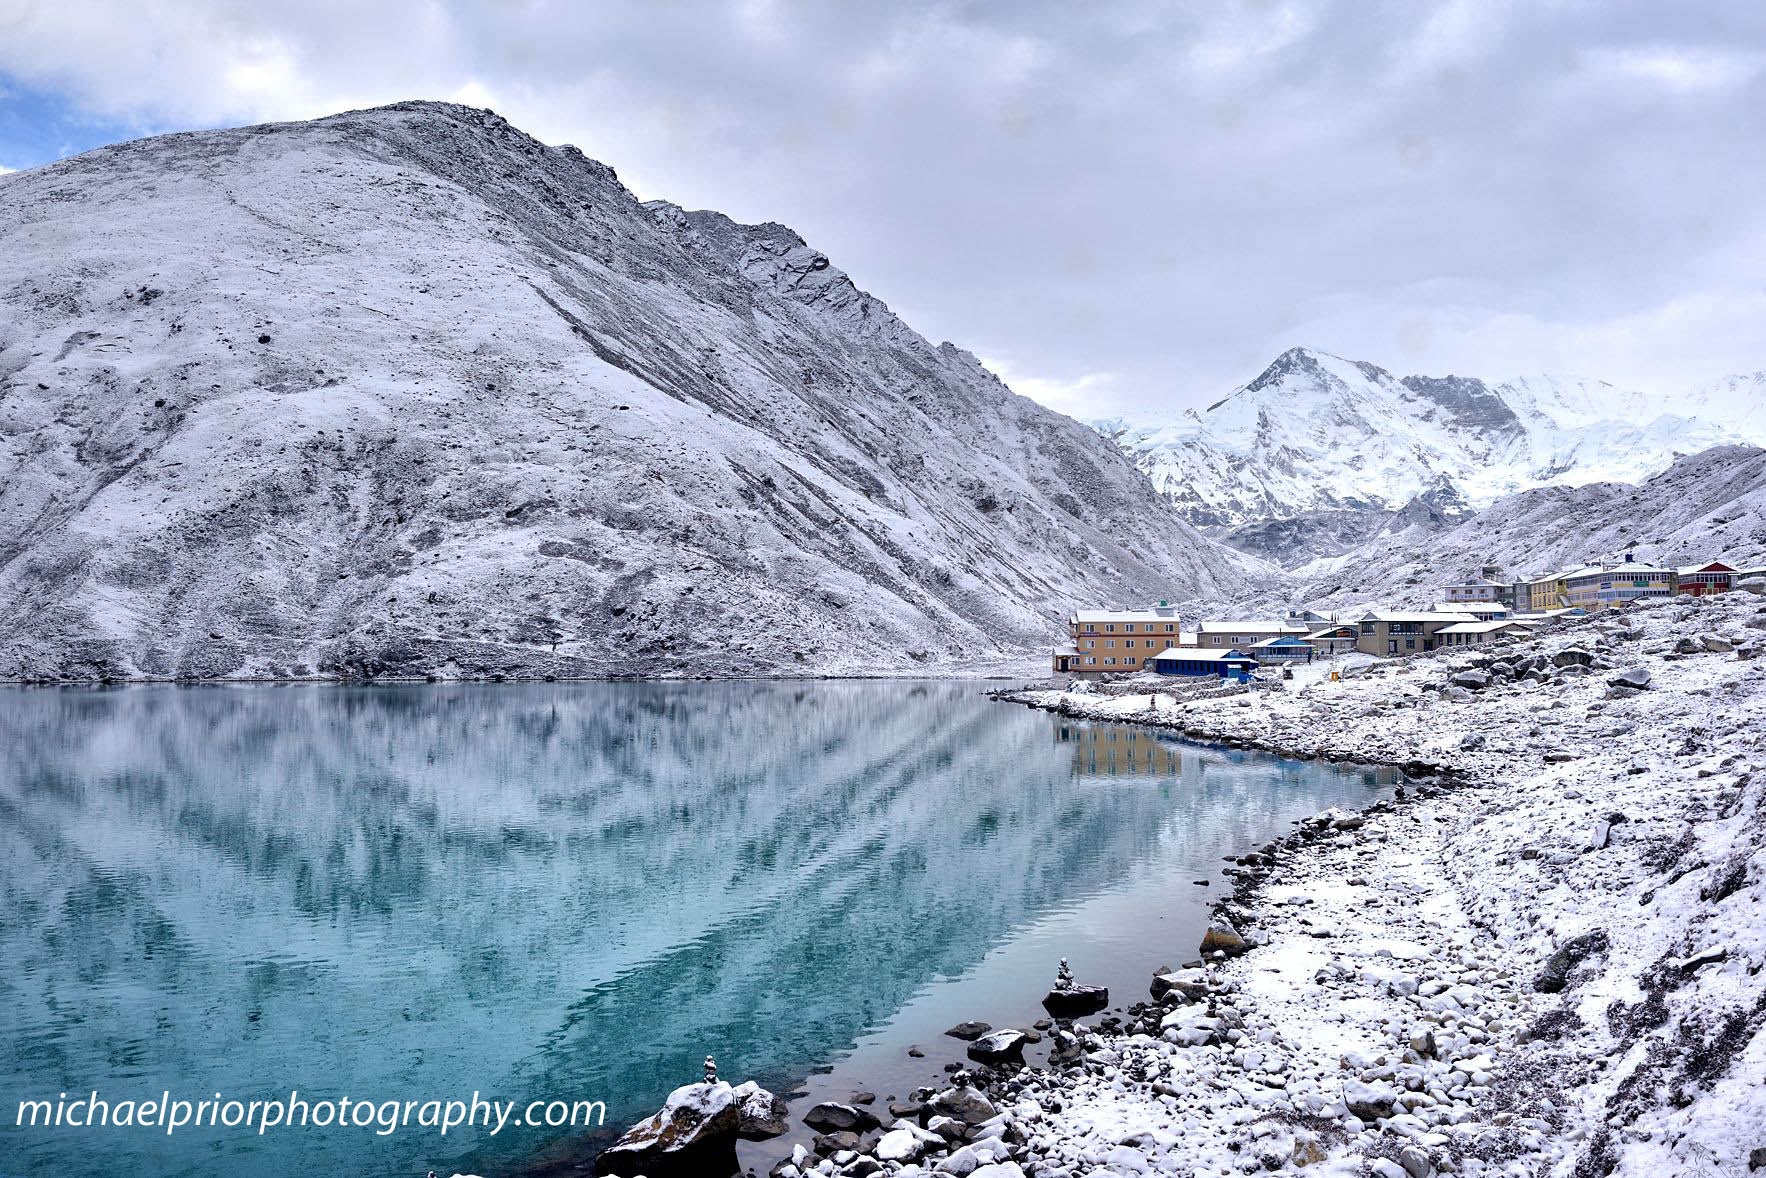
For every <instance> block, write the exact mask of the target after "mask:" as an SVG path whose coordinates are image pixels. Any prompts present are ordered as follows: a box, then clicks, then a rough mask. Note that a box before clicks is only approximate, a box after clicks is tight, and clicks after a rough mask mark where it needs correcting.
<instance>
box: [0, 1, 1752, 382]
mask: <svg viewBox="0 0 1766 1178" xmlns="http://www.w3.org/2000/svg"><path fill="white" fill-rule="evenodd" d="M8 12H12V13H16V14H22V15H15V16H14V17H13V18H12V19H11V20H10V21H7V19H6V17H5V14H7V13H8ZM1762 61H1766V24H1763V23H1762V22H1761V21H1760V20H1759V19H1758V16H1757V13H1756V12H1755V11H1754V9H1753V8H1752V6H1749V5H1735V4H1731V5H1723V4H1715V3H1700V2H1698V0H1694V2H1691V3H1688V4H1685V5H1673V6H1667V5H1652V4H1649V3H1646V2H1643V0H1615V2H1614V3H1613V4H1610V5H1599V6H1592V7H1591V6H1582V5H1538V4H1513V3H1502V2H1499V0H1443V2H1440V3H1433V4H1418V5H1398V6H1386V7H1381V8H1379V9H1378V10H1377V11H1376V10H1374V9H1370V8H1369V7H1368V6H1366V5H1365V4H1363V3H1361V2H1360V0H1317V2H1315V3H1304V4H1302V3H1295V2H1291V0H1289V2H1284V0H1237V2H1234V0H1227V2H1226V3H1222V4H1219V5H1207V6H1172V5H1168V4H1164V3H1161V2H1156V0H1117V2H1114V3H1101V4H1091V5H1068V4H1064V3H1058V2H1055V0H1025V2H1024V3H1019V4H1010V5H955V4H950V3H948V2H946V0H902V2H901V3H896V4H889V5H862V6H861V5H842V6H829V5H817V4H792V3H779V2H777V0H743V2H742V3H739V4H733V5H732V4H726V3H721V2H719V3H713V2H705V3H699V4H691V3H685V2H683V3H678V4H669V5H651V4H644V3H638V2H635V0H633V2H628V3H621V2H618V0H608V2H607V3H602V4H596V5H592V6H591V5H555V4H545V3H539V2H522V3H510V4H491V3H484V4H478V3H472V2H470V0H427V2H425V3H422V4H420V5H417V6H391V5H375V4H362V3H359V2H357V0H283V2H282V3H279V4H276V5H247V6H241V5H238V4H236V3H233V2H232V0H127V2H125V0H88V2H86V3H81V4H66V3H60V4H57V3H51V2H49V0H0V74H4V75H7V76H9V77H10V78H11V80H12V81H13V83H14V85H15V86H18V85H22V86H26V87H31V88H35V89H37V90H47V91H51V92H53V93H55V94H58V95H61V96H64V97H66V98H67V99H69V100H71V101H72V102H74V103H76V104H78V105H79V107H81V108H82V109H84V110H87V111H90V112H95V113H97V114H101V115H104V116H106V117H110V118H114V119H120V120H123V121H125V122H126V123H128V124H130V125H138V126H142V127H144V128H146V127H171V126H179V127H182V126H191V125H214V124H218V123H226V122H241V121H252V120H260V119H285V118H302V117H310V116H313V115H318V114H323V113H327V112H329V111H333V110H340V109H345V108H349V107H358V106H366V105H373V104H375V103H380V102H388V101H395V100H398V99H403V98H412V97H436V98H454V99H456V100H459V101H465V102H470V103H474V104H485V105H491V106H494V107H495V108H496V109H497V110H498V111H499V112H500V113H502V114H504V115H505V116H507V117H508V118H509V119H510V120H511V121H512V122H514V123H515V124H516V125H517V126H519V127H522V128H523V129H526V130H529V131H531V132H533V133H534V134H536V135H538V136H540V137H541V138H543V139H546V140H547V141H550V142H565V141H568V142H574V143H576V144H577V145H578V146H579V147H581V148H582V149H583V150H584V151H586V152H588V153H589V154H590V155H592V156H595V157H597V158H600V159H603V160H605V161H606V162H608V163H610V164H612V165H613V166H614V167H615V168H616V169H618V171H619V174H620V176H621V177H622V178H623V179H624V180H625V181H626V182H627V183H628V184H629V185H631V186H632V187H633V188H634V189H635V190H637V191H638V192H639V193H640V194H641V195H644V196H647V197H648V196H666V197H668V198H670V199H673V200H677V201H679V202H681V203H683V204H687V205H689V206H709V207H714V208H719V209H722V210H723V211H725V212H728V213H729V214H731V215H732V216H735V217H738V218H741V219H744V220H779V221H783V222H786V223H788V224H790V225H792V226H793V227H794V228H796V229H797V230H798V231H799V232H801V233H802V234H803V235H804V236H805V237H806V238H808V239H810V240H811V241H813V242H814V243H815V244H816V245H817V246H818V247H820V248H822V249H824V250H826V251H827V252H828V253H829V254H830V255H831V256H833V257H835V259H836V260H837V262H838V263H839V264H840V265H841V266H842V267H844V268H845V269H847V270H848V271H849V272H851V273H852V274H853V275H854V276H855V278H856V279H857V280H858V281H859V282H860V283H861V284H862V285H864V286H866V287H867V288H869V289H871V290H872V291H874V292H875V293H877V294H878V295H879V296H881V297H882V298H884V299H886V300H888V301H890V302H892V303H893V304H895V305H897V306H899V307H902V308H904V310H905V311H906V313H907V316H908V318H909V321H910V322H911V323H913V325H914V326H915V327H917V328H918V329H920V330H921V331H922V332H924V333H925V334H927V335H929V336H931V337H932V338H934V339H951V340H954V341H955V342H957V343H958V344H960V345H965V346H969V347H971V348H979V349H981V350H984V351H986V352H988V353H989V354H991V355H995V356H999V357H1006V358H1009V368H1008V369H1007V371H1005V372H1004V373H1003V374H1004V375H1005V376H1006V377H1007V379H1008V380H1009V381H1010V382H1011V383H1012V384H1013V386H1014V387H1016V388H1019V389H1021V390H1022V391H1025V392H1027V393H1029V394H1030V395H1033V396H1036V397H1038V398H1039V399H1042V400H1046V401H1047V402H1048V403H1050V404H1051V405H1054V406H1056V407H1058V408H1061V409H1064V410H1067V411H1070V412H1074V413H1076V414H1081V415H1088V416H1089V415H1105V414H1115V413H1125V412H1126V413H1144V412H1149V411H1152V410H1155V409H1171V408H1176V407H1179V406H1182V405H1190V404H1202V403H1207V402H1208V401H1211V400H1213V399H1215V398H1216V397H1218V396H1219V394H1220V393H1221V392H1223V391H1225V390H1226V389H1227V388H1230V387H1231V386H1232V385H1234V384H1237V383H1239V382H1242V381H1244V380H1247V379H1249V378H1250V377H1251V376H1253V375H1254V374H1255V373H1256V372H1257V371H1258V370H1259V369H1260V368H1261V367H1262V366H1263V365H1264V364H1265V363H1267V361H1268V360H1269V359H1270V358H1271V357H1272V356H1273V355H1274V354H1275V353H1276V352H1278V351H1280V350H1281V349H1282V348H1284V347H1286V346H1288V345H1290V344H1294V343H1306V344H1310V345H1313V346H1317V347H1322V348H1327V349H1329V350H1331V351H1336V352H1340V353H1342V354H1345V355H1351V356H1355V357H1357V358H1364V359H1368V360H1372V361H1374V362H1376V363H1379V364H1382V365H1384V366H1386V367H1390V368H1394V369H1401V370H1422V371H1442V370H1444V369H1446V368H1447V367H1452V368H1454V369H1456V370H1459V371H1462V372H1469V373H1476V374H1486V373H1488V374H1495V375H1500V374H1504V373H1509V372H1515V371H1519V370H1522V369H1525V368H1528V367H1532V366H1537V365H1540V364H1543V363H1545V362H1547V361H1550V362H1551V363H1552V364H1553V366H1556V367H1573V368H1577V369H1581V370H1583V371H1587V372H1589V373H1591V374H1593V375H1599V376H1602V377H1605V378H1607V379H1611V380H1613V381H1615V382H1618V383H1623V384H1632V385H1652V386H1657V385H1659V386H1662V387H1669V386H1671V385H1673V384H1675V383H1676V382H1678V383H1690V382H1691V381H1692V380H1694V379H1698V378H1700V377H1702V376H1705V375H1707V374H1709V372H1710V370H1711V369H1712V368H1713V367H1714V366H1717V365H1726V366H1727V365H1739V366H1742V367H1747V368H1759V367H1762V366H1766V338H1763V332H1762V329H1761V328H1759V327H1757V326H1755V324H1757V323H1760V322H1762V321H1763V320H1760V319H1753V320H1752V321H1750V320H1749V319H1748V315H1749V314H1751V313H1752V309H1753V308H1755V307H1756V306H1757V300H1758V298H1759V291H1760V286H1759V280H1758V277H1757V276H1758V275H1759V274H1761V273H1766V205H1762V204H1761V202H1759V201H1757V200H1756V199H1754V194H1756V193H1757V192H1759V191H1760V190H1761V189H1762V187H1766V158H1763V157H1762V156H1761V153H1760V152H1759V150H1758V144H1759V142H1760V141H1761V136H1762V132H1763V130H1766V128H1763V126H1762V120H1761V116H1760V114H1759V112H1760V111H1761V110H1762V109H1766V72H1763V70H1762V67H1761V63H1762ZM5 101H6V99H4V98H0V103H3V102H5ZM9 158H13V159H15V161H16V162H19V163H27V162H35V161H26V160H23V159H18V158H17V156H16V152H14V153H13V154H12V155H10V156H9ZM1026 374H1033V375H1026ZM1682 377H1684V380H1681V379H1680V378H1682Z"/></svg>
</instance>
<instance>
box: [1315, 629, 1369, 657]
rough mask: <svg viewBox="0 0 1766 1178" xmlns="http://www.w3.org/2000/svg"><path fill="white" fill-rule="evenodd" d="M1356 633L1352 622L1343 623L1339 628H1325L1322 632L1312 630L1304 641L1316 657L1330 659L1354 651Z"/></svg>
mask: <svg viewBox="0 0 1766 1178" xmlns="http://www.w3.org/2000/svg"><path fill="white" fill-rule="evenodd" d="M1357 633H1358V631H1357V629H1356V627H1355V624H1354V623H1353V622H1345V623H1344V624H1343V625H1340V626H1326V627H1325V628H1324V629H1322V630H1314V631H1313V632H1312V633H1310V634H1308V635H1307V636H1306V638H1305V639H1304V641H1305V643H1306V645H1308V646H1310V647H1311V648H1312V649H1313V653H1314V654H1315V655H1317V656H1318V657H1320V658H1332V657H1334V656H1336V655H1340V654H1348V653H1349V652H1350V651H1352V650H1354V649H1355V638H1356V634H1357Z"/></svg>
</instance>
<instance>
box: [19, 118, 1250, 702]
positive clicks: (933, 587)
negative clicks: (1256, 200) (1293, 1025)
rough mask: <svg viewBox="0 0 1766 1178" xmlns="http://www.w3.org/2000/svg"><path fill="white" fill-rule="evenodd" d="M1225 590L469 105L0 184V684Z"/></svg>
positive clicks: (774, 629) (200, 145)
mask: <svg viewBox="0 0 1766 1178" xmlns="http://www.w3.org/2000/svg"><path fill="white" fill-rule="evenodd" d="M1241 579H1242V575H1241V573H1240V570H1239V567H1238V566H1237V565H1236V564H1235V563H1234V561H1233V560H1232V559H1231V558H1230V557H1229V556H1227V555H1226V554H1224V553H1222V552H1220V551H1218V550H1217V549H1215V548H1214V547H1213V546H1211V545H1210V544H1208V543H1207V542H1205V541H1203V540H1202V539H1201V538H1200V537H1199V536H1198V535H1197V534H1196V533H1195V532H1194V531H1193V530H1192V529H1191V528H1190V527H1189V526H1188V525H1186V524H1185V523H1184V522H1183V521H1182V520H1181V519H1180V518H1179V517H1177V515H1176V514H1175V513H1173V512H1172V511H1171V510H1170V509H1169V507H1168V506H1167V505H1166V504H1165V503H1164V502H1163V501H1162V500H1161V499H1160V498H1159V497H1158V496H1157V495H1156V494H1155V493H1154V491H1153V489H1152V488H1151V486H1150V485H1149V484H1148V482H1147V480H1146V479H1145V477H1144V476H1142V475H1141V474H1139V473H1138V472H1137V471H1136V470H1135V469H1134V468H1133V467H1132V465H1131V464H1130V463H1129V462H1128V461H1127V460H1126V459H1125V458H1124V457H1123V456H1122V455H1121V454H1120V453H1119V452H1118V451H1117V450H1116V449H1115V448H1114V447H1112V446H1110V445H1109V444H1108V443H1107V442H1105V441H1104V440H1103V439H1101V438H1099V437H1098V436H1097V435H1096V434H1095V433H1093V432H1092V431H1090V430H1088V429H1086V428H1085V427H1083V426H1081V425H1079V424H1078V423H1075V422H1072V421H1069V420H1068V419H1066V418H1063V417H1061V416H1059V415H1057V414H1054V413H1052V412H1050V411H1048V410H1045V409H1042V408H1041V407H1039V406H1037V405H1035V404H1034V403H1032V402H1030V401H1028V400H1026V399H1024V398H1021V397H1018V396H1015V395H1014V394H1012V393H1011V392H1010V391H1009V390H1008V389H1006V388H1005V386H1004V385H1002V384H1001V383H1000V382H999V381H998V380H997V379H996V378H994V377H993V376H992V375H991V374H989V373H988V372H987V371H986V370H985V369H983V368H982V367H981V366H980V365H979V364H978V363H977V362H976V361H975V360H974V358H973V357H971V356H970V355H968V354H967V353H965V352H963V351H961V350H959V349H957V348H955V347H953V346H951V345H949V344H945V345H942V346H939V347H934V346H932V345H931V344H929V343H927V342H926V341H925V340H923V339H921V338H920V337H919V336H917V335H915V334H914V333H913V332H912V331H911V330H910V329H909V328H908V327H907V326H906V325H904V324H902V323H901V321H900V320H898V319H897V318H896V317H895V316H894V315H893V314H891V313H890V311H889V310H888V308H887V307H885V306H884V305H883V304H882V303H880V302H878V301H877V300H875V299H873V298H871V297H870V296H868V295H866V294H864V293H863V292H862V291H860V290H859V289H857V288H856V287H855V286H854V285H853V284H852V283H851V281H850V280H849V279H848V278H847V277H846V275H844V274H843V273H842V272H841V271H840V270H838V269H837V268H835V267H834V266H832V265H831V264H830V262H829V261H828V259H827V258H826V257H825V256H823V255H821V254H819V253H817V252H816V251H814V250H813V249H811V248H810V247H808V246H807V245H806V244H805V243H804V242H802V241H801V240H800V239H799V238H798V237H797V236H796V235H795V234H793V233H791V232H790V231H789V230H787V229H784V228H782V227H780V226H776V225H762V226H741V225H736V224H734V223H733V222H730V221H728V220H727V219H725V218H723V217H720V216H718V215H717V214H711V213H684V212H682V211H680V210H678V209H675V208H673V207H672V206H667V205H653V206H651V207H645V206H643V205H641V204H640V203H639V202H638V201H637V200H636V199H635V198H633V197H632V196H631V194H630V193H629V192H627V191H626V190H625V189H624V188H623V187H621V186H620V184H619V182H618V180H617V178H616V177H615V175H614V173H613V172H612V170H611V169H609V168H607V167H605V166H604V165H602V164H599V163H596V162H594V161H592V160H589V159H587V158H585V157H584V156H583V155H582V154H581V153H580V152H578V151H577V150H576V149H575V148H572V147H547V146H544V145H542V144H540V143H538V142H537V141H535V140H533V139H531V138H529V137H527V136H525V135H523V134H521V133H520V132H518V131H516V130H514V129H513V128H511V127H509V126H508V124H506V123H505V122H504V121H503V120H502V119H500V118H498V117H497V116H495V115H493V114H491V113H490V112H486V111H477V110H471V109H468V108H464V107H457V106H448V105H442V104H435V103H402V104H398V105H396V106H392V107H386V108H381V109H378V110H372V111H361V112H352V113H349V114H345V115H338V116H334V117H331V118H327V119H321V120H317V121H314V122H311V123H295V124H282V125H272V126H263V127H251V128H244V129H240V130H230V131H218V132H201V133H194V134H183V135H170V136H163V137H159V138H155V139H149V140H143V141H140V142H136V143H129V144H123V145H120V146H116V147H110V148H104V149H101V150H99V151H95V152H91V153H88V154H86V155H83V156H80V157H77V158H74V159H70V160H66V161H63V162H61V163H58V164H55V165H52V166H50V167H47V168H43V169H39V170H37V171H32V172H25V173H18V174H15V175H11V176H7V177H5V178H3V179H0V677H5V676H68V677H130V676H140V675H147V676H198V677H201V676H219V675H232V676H287V675H311V674H328V675H330V674H352V673H401V674H417V673H439V674H454V673H485V674H560V675H601V674H621V673H630V674H657V673H688V674H743V673H766V672H776V671H797V670H804V671H831V670H847V671H862V670H868V669H891V668H898V667H904V666H913V665H932V664H937V663H940V662H954V661H973V660H976V659H985V658H989V657H996V656H999V655H1002V654H1019V653H1022V652H1023V651H1024V650H1026V649H1027V648H1029V647H1031V646H1033V645H1037V644H1041V643H1045V642H1047V641H1049V640H1050V639H1052V638H1053V637H1054V636H1055V634H1056V632H1057V631H1056V627H1055V625H1054V619H1055V618H1057V617H1059V616H1060V615H1061V614H1062V613H1063V612H1064V611H1065V610H1066V609H1067V608H1068V607H1069V606H1070V605H1071V603H1072V602H1073V601H1075V600H1098V601H1125V600H1130V599H1135V598H1147V597H1156V596H1157V597H1172V598H1180V599H1181V598H1185V597H1191V596H1194V595H1197V594H1202V593H1231V592H1232V591H1233V590H1234V589H1235V587H1236V586H1237V585H1238V584H1239V583H1240V582H1241Z"/></svg>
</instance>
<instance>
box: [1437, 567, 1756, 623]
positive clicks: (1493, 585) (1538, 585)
mask: <svg viewBox="0 0 1766 1178" xmlns="http://www.w3.org/2000/svg"><path fill="white" fill-rule="evenodd" d="M1487 571H1488V572H1491V573H1494V571H1495V570H1494V569H1491V570H1487ZM1760 576H1766V568H1744V569H1738V568H1735V567H1733V566H1731V565H1727V564H1724V563H1723V562H1722V561H1720V560H1713V561H1711V562H1709V563H1707V564H1695V565H1688V566H1686V567H1684V568H1659V567H1657V566H1656V565H1652V564H1647V563H1645V562H1643V561H1640V560H1637V559H1636V558H1635V557H1634V556H1633V555H1632V554H1631V553H1629V552H1627V553H1625V554H1624V555H1623V556H1622V557H1620V558H1618V559H1616V560H1606V561H1598V562H1595V563H1593V564H1585V565H1580V566H1578V567H1576V568H1571V569H1565V570H1563V571H1562V572H1556V573H1546V574H1543V575H1541V576H1537V577H1523V578H1521V579H1519V580H1515V581H1494V580H1487V579H1486V578H1484V577H1473V578H1471V579H1470V580H1468V581H1465V582H1462V583H1460V584H1458V585H1449V586H1447V588H1446V591H1445V592H1446V596H1447V601H1448V603H1449V604H1451V605H1455V606H1458V605H1467V604H1480V603H1483V604H1497V605H1502V606H1506V607H1508V608H1509V609H1511V610H1514V611H1516V612H1519V613H1547V612H1550V611H1553V610H1564V609H1582V610H1590V611H1592V610H1599V609H1613V608H1615V607H1618V606H1623V605H1626V604H1628V603H1630V602H1633V601H1640V600H1643V599H1645V598H1650V597H1675V596H1677V595H1679V594H1682V593H1687V594H1691V595H1692V596H1694V597H1704V596H1707V595H1709V594H1712V593H1727V592H1729V591H1730V590H1731V589H1732V588H1734V587H1735V586H1736V585H1738V584H1740V583H1741V582H1742V581H1744V580H1748V579H1750V578H1753V577H1760Z"/></svg>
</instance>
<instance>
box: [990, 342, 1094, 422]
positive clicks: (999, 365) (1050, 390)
mask: <svg viewBox="0 0 1766 1178" xmlns="http://www.w3.org/2000/svg"><path fill="white" fill-rule="evenodd" d="M977 359H979V360H980V361H981V364H982V367H984V368H986V369H987V370H988V371H990V372H992V373H993V374H994V375H995V376H997V377H999V378H1000V379H1001V380H1003V381H1005V382H1006V384H1008V385H1010V386H1011V389H1012V391H1013V392H1015V393H1021V394H1023V395H1024V396H1026V397H1029V398H1030V399H1031V400H1033V401H1040V402H1042V403H1043V404H1044V405H1047V406H1048V407H1049V408H1051V409H1058V410H1060V411H1061V412H1062V413H1068V414H1072V415H1073V416H1075V417H1085V416H1089V415H1090V414H1091V413H1092V410H1093V409H1094V407H1095V406H1097V405H1098V404H1100V403H1101V401H1102V400H1103V399H1104V396H1105V394H1107V392H1108V391H1109V389H1110V388H1111V387H1112V386H1113V385H1114V384H1115V382H1116V377H1115V375H1114V374H1113V373H1109V372H1087V373H1084V374H1082V375H1080V376H1077V377H1073V378H1072V379H1067V380H1063V379H1060V378H1058V377H1047V376H1033V375H1031V374H1030V373H1028V372H1021V371H1019V370H1018V369H1016V368H1014V367H1013V366H1012V365H1010V364H1007V363H1005V362H1003V361H1001V360H996V359H991V358H989V357H986V356H980V357H977Z"/></svg>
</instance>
